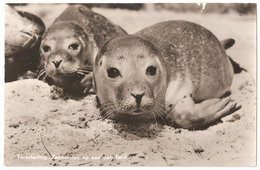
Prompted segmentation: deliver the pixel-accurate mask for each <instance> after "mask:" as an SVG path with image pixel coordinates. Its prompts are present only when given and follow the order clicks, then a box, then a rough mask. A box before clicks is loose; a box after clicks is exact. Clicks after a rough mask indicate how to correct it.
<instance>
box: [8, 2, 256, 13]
mask: <svg viewBox="0 0 260 170" xmlns="http://www.w3.org/2000/svg"><path fill="white" fill-rule="evenodd" d="M74 4H75V3H74ZM10 5H13V6H16V5H27V4H26V3H12V4H10ZM84 5H86V6H87V7H89V8H92V7H98V8H113V9H115V8H119V9H128V10H147V9H152V10H156V11H158V10H169V11H175V12H195V13H199V12H201V9H202V6H199V5H198V4H197V3H84ZM231 11H235V12H237V13H239V14H241V15H242V14H256V3H207V4H206V8H205V9H204V10H203V12H204V13H221V14H225V13H229V12H231Z"/></svg>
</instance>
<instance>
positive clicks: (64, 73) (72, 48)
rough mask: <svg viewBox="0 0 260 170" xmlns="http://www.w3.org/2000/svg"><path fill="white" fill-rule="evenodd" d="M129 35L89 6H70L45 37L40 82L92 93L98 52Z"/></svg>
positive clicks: (71, 91) (41, 48)
mask: <svg viewBox="0 0 260 170" xmlns="http://www.w3.org/2000/svg"><path fill="white" fill-rule="evenodd" d="M125 34H126V32H125V31H124V30H123V29H122V28H120V27H119V26H117V25H114V24H113V23H111V22H110V21H109V20H108V19H106V18H105V17H103V16H102V15H100V14H97V13H95V12H93V11H92V10H90V9H89V8H87V7H85V6H83V5H71V6H69V7H68V8H67V9H65V11H64V12H63V13H62V14H61V15H60V16H59V17H58V18H57V19H56V20H55V21H54V22H53V24H52V25H51V26H50V27H49V28H48V29H47V30H46V32H45V34H44V35H43V40H42V43H41V46H40V54H41V57H42V60H43V61H42V67H41V69H40V71H39V73H38V79H41V80H44V81H46V82H48V83H49V84H51V85H56V86H58V87H61V88H63V89H64V91H67V92H70V93H79V94H81V93H83V91H84V92H86V93H88V91H89V90H90V89H91V87H92V77H93V73H92V71H93V67H92V66H93V62H94V59H95V56H96V54H97V51H98V50H99V48H101V46H102V45H103V44H104V43H106V42H107V41H108V40H110V39H111V38H114V37H116V36H118V35H125Z"/></svg>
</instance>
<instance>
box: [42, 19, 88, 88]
mask: <svg viewBox="0 0 260 170" xmlns="http://www.w3.org/2000/svg"><path fill="white" fill-rule="evenodd" d="M89 44H91V43H90V42H89V37H88V36H87V35H86V34H85V32H84V30H83V29H82V28H81V27H80V26H78V25H77V24H74V23H71V22H60V23H56V24H55V25H53V26H52V27H50V28H49V29H48V32H47V33H46V35H45V37H44V39H43V41H42V43H41V46H40V54H41V56H42V59H43V61H44V63H45V72H46V75H47V76H49V77H52V80H53V83H54V84H55V85H57V86H60V87H63V86H65V85H66V84H67V83H69V81H68V80H70V77H75V76H76V77H77V76H78V77H79V76H80V75H84V74H86V73H87V72H88V71H89V72H90V71H92V68H91V67H90V66H88V65H87V64H88V63H89V62H91V61H89V59H91V58H92V55H93V54H91V53H92V49H91V47H90V46H89Z"/></svg>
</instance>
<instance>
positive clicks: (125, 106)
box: [94, 35, 166, 117]
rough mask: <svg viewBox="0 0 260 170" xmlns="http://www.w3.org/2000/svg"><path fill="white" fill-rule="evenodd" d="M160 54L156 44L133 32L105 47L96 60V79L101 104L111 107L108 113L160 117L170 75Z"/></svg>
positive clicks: (108, 108)
mask: <svg viewBox="0 0 260 170" xmlns="http://www.w3.org/2000/svg"><path fill="white" fill-rule="evenodd" d="M136 47H138V48H136ZM159 56H160V53H159V52H158V51H157V50H156V48H155V47H154V46H153V44H151V43H150V42H148V41H146V40H144V39H141V38H138V37H135V36H131V35H129V36H124V37H118V38H115V39H113V40H111V41H109V42H108V43H107V44H105V45H104V46H103V48H102V49H101V51H100V53H99V55H98V56H97V59H96V62H95V70H94V75H95V77H94V78H95V85H96V87H95V88H96V92H97V96H98V97H99V100H100V103H101V104H102V107H103V109H104V110H109V111H108V115H107V116H113V114H115V115H116V114H127V115H141V114H146V113H149V115H145V117H149V116H160V112H161V111H160V110H159V108H160V105H162V103H163V100H164V93H163V91H164V90H165V88H166V76H165V75H166V74H165V70H164V68H163V66H162V64H161V61H160V57H159ZM158 105H159V106H158ZM152 109H154V110H152ZM150 113H151V114H150ZM158 114H159V115H158Z"/></svg>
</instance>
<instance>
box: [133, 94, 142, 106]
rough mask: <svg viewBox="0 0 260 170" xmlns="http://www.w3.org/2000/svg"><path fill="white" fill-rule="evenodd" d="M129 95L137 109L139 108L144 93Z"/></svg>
mask: <svg viewBox="0 0 260 170" xmlns="http://www.w3.org/2000/svg"><path fill="white" fill-rule="evenodd" d="M131 95H132V96H133V97H134V98H135V101H136V104H137V107H138V108H139V106H140V103H141V100H142V97H143V96H144V93H142V94H133V93H131Z"/></svg>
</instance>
